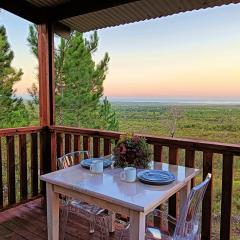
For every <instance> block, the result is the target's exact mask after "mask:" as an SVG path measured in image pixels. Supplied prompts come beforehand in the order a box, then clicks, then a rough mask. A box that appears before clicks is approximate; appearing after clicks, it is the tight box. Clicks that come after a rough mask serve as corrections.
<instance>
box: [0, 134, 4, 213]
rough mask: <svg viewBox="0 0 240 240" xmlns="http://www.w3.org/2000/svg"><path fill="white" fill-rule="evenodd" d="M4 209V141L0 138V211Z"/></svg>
mask: <svg viewBox="0 0 240 240" xmlns="http://www.w3.org/2000/svg"><path fill="white" fill-rule="evenodd" d="M1 208H3V179H2V139H1V138H0V209H1Z"/></svg>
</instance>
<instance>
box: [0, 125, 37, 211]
mask: <svg viewBox="0 0 240 240" xmlns="http://www.w3.org/2000/svg"><path fill="white" fill-rule="evenodd" d="M41 134H42V128H41V127H26V128H10V129H0V210H2V209H5V208H8V207H10V206H15V205H16V204H19V203H22V202H26V201H28V200H31V199H33V198H36V197H37V196H39V194H40V191H41V189H40V185H39V177H38V176H39V173H40V167H41V165H40V163H41V161H40V156H41V154H40V143H41V141H40V139H41Z"/></svg>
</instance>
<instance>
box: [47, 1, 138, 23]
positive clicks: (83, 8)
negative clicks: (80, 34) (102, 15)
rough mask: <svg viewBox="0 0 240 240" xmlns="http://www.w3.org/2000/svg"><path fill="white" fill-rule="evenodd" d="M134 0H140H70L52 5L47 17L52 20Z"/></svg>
mask: <svg viewBox="0 0 240 240" xmlns="http://www.w3.org/2000/svg"><path fill="white" fill-rule="evenodd" d="M136 1H140V0H82V1H79V0H70V1H68V2H66V3H63V4H60V5H58V6H56V7H54V9H52V11H51V10H50V9H49V10H50V11H51V14H49V18H50V21H53V22H54V21H59V20H63V19H65V18H70V17H74V16H78V15H83V14H87V13H90V12H95V11H100V10H103V9H107V8H111V7H116V6H119V5H123V4H126V3H131V2H136Z"/></svg>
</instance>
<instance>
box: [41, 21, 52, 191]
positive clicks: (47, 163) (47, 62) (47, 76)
mask: <svg viewBox="0 0 240 240" xmlns="http://www.w3.org/2000/svg"><path fill="white" fill-rule="evenodd" d="M38 60H39V108H40V109H39V110H40V125H41V126H42V127H43V130H42V132H41V135H40V168H41V169H40V172H41V174H45V173H48V172H50V171H51V170H55V169H52V167H53V168H55V166H56V164H53V163H52V161H56V159H52V157H53V156H55V154H54V152H55V149H54V147H55V145H56V144H54V143H53V140H55V138H51V132H50V129H49V127H50V126H51V125H54V124H55V81H54V78H55V73H54V71H55V70H54V33H53V27H52V24H50V23H44V24H41V25H38ZM41 192H42V193H43V194H45V192H46V187H45V184H41Z"/></svg>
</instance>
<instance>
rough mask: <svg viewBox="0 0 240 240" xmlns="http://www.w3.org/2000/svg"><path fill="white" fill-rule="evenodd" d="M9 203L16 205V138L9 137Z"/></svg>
mask: <svg viewBox="0 0 240 240" xmlns="http://www.w3.org/2000/svg"><path fill="white" fill-rule="evenodd" d="M6 139H7V165H8V166H7V168H8V203H9V205H11V204H14V203H16V188H15V185H16V183H15V181H16V179H15V146H14V136H7V137H6Z"/></svg>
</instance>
